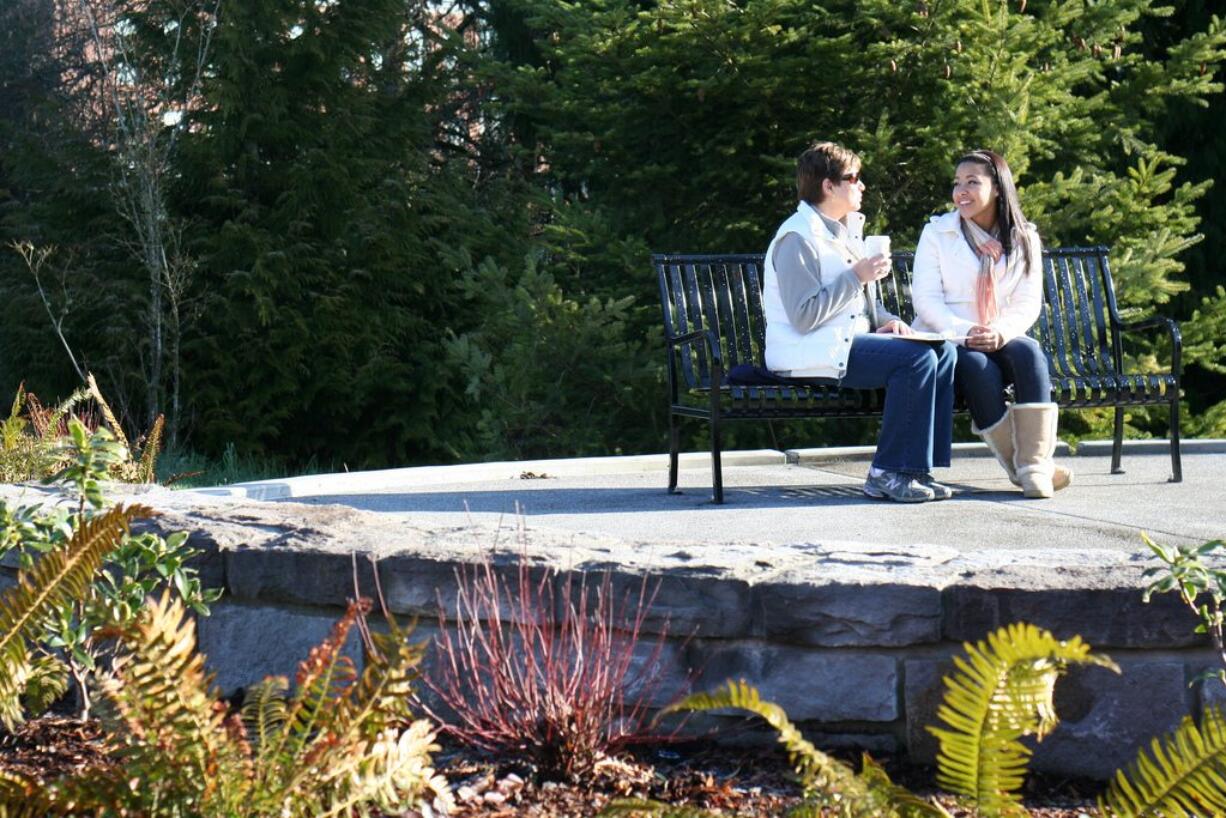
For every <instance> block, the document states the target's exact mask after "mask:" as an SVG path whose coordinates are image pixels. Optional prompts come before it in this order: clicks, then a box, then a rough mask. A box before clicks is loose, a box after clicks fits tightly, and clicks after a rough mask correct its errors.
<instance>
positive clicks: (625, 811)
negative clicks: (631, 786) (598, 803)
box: [597, 798, 721, 818]
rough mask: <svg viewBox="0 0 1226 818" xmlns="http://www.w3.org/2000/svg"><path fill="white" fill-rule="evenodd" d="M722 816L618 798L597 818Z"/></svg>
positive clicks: (662, 804)
mask: <svg viewBox="0 0 1226 818" xmlns="http://www.w3.org/2000/svg"><path fill="white" fill-rule="evenodd" d="M720 815H721V813H716V812H711V811H710V810H705V809H698V808H697V807H674V806H671V805H669V804H665V803H662V802H660V801H645V800H643V799H639V798H617V799H614V800H613V801H610V802H609V804H608V805H607V806H605V808H604V809H602V810H601V811H600V812H599V814H598V816H597V818H719V816H720Z"/></svg>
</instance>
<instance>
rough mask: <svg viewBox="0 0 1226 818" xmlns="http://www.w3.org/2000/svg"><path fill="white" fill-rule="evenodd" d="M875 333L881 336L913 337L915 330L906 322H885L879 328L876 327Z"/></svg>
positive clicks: (895, 320)
mask: <svg viewBox="0 0 1226 818" xmlns="http://www.w3.org/2000/svg"><path fill="white" fill-rule="evenodd" d="M877 332H879V333H881V334H883V335H914V334H915V330H913V329H911V326H910V325H909V324H908V323H907V322H906V321H899V320H898V319H894V320H893V321H886V322H885V323H884V324H882V325H881V326H879V327H877Z"/></svg>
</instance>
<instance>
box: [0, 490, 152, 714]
mask: <svg viewBox="0 0 1226 818" xmlns="http://www.w3.org/2000/svg"><path fill="white" fill-rule="evenodd" d="M153 513H154V512H153V510H152V509H149V508H146V507H145V506H139V505H133V506H128V507H127V508H121V507H119V506H116V507H115V508H112V509H110V510H108V511H106V512H105V513H103V514H100V515H99V516H97V517H94V518H92V519H89V520H85V521H83V522H82V523H81V525H80V526H79V527H78V528H77V530H76V531H75V532H74V533H73V535H72V539H70V540H69V541H68V543H67V544H66V545H65V546H64V547H63V548H61V549H56V550H54V551H50V552H48V553H46V554H44V555H43V556H42V557H41V558H39V560H38V562H37V563H35V564H34V567H33V568H32V569H31V570H30V571H28V572H26V571H22V572H20V573H19V574H18V575H17V584H16V585H14V586H13V587H12V588H9V589H8V590H7V591H5V592H4V594H3V595H0V723H3V724H4V726H5V727H7V728H9V729H10V730H11V729H12V728H13V727H15V726H16V724H18V723H20V721H21V705H20V697H21V695H22V693H23V691H24V684H23V685H18V683H17V682H18V680H19V679H20V680H26V679H29V678H30V673H31V664H30V658H29V648H28V644H27V643H28V641H30V640H33V639H35V638H36V637H37V635H38V632H39V630H40V629H41V625H42V623H43V622H45V621H46V620H47V618H49V617H51V616H53V615H54V614H55V612H56V611H58V610H60V609H61V608H63V607H64V606H67V605H70V604H72V602H73V601H74V600H77V599H84V598H85V597H86V595H87V594H88V591H89V585H90V583H91V582H93V579H94V575H95V574H96V573H97V572H98V569H99V568H100V567H101V566H102V562H103V560H105V559H106V557H107V555H109V554H110V553H111V552H112V551H114V550H115V548H117V547H118V546H119V544H120V543H121V542H122V540H123V535H124V533H125V532H127V530H128V526H129V524H130V523H131V521H132V520H134V519H136V518H137V517H149V516H152V515H153Z"/></svg>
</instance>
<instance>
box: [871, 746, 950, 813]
mask: <svg viewBox="0 0 1226 818" xmlns="http://www.w3.org/2000/svg"><path fill="white" fill-rule="evenodd" d="M861 765H862V766H861V768H860V778H861V780H863V781H864V783H865V785H867V787H868V791H869V795H870V796H872V798H873V799H874V800H876V801H877V802H878V803H879V804H883V805H886V806H887V808H888V809H891V810H892V811H893V812H894V813H895V814H897V815H898V818H953V817H952V816H951V815H950V814H949V812H948V811H947V810H946V809H945V808H944V807H943V806H941V805H940V804H938V803H936V802H935V801H928V800H927V799H924V798H920V797H919V796H918V795H916V794H915V793H913V792H911V791H910V790H908V789H907V788H906V787H900V786H899V785H897V784H895V783H894V782H893V781H891V780H890V776H889V774H888V773H886V771H885V769H884V768H883V767H882V766H881V765H880V764H878V763H877V762H876V761H873V758H872V756H870V755H869V754H868V753H864V754H863V755H862V756H861Z"/></svg>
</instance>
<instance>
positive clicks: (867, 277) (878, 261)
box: [851, 255, 890, 284]
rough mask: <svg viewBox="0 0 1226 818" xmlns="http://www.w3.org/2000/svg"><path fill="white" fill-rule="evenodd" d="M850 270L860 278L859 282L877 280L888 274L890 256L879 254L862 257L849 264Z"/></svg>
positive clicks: (866, 282) (865, 282)
mask: <svg viewBox="0 0 1226 818" xmlns="http://www.w3.org/2000/svg"><path fill="white" fill-rule="evenodd" d="M851 271H852V272H853V273H855V274H856V278H858V279H860V283H861V284H868V283H870V282H873V281H878V280H880V279H883V278H885V277H886V276H888V275H889V274H890V257H889V256H886V255H879V256H868V257H867V258H862V259H860V260H859V261H857V262H856V263H855V264H853V265H851Z"/></svg>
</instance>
